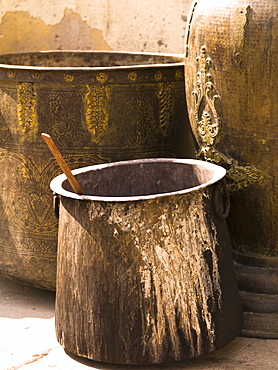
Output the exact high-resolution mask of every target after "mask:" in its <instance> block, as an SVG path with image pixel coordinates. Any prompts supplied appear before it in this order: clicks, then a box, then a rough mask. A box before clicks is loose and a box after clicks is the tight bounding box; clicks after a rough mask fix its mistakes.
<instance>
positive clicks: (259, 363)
mask: <svg viewBox="0 0 278 370" xmlns="http://www.w3.org/2000/svg"><path fill="white" fill-rule="evenodd" d="M54 298H55V297H54V293H52V292H47V291H43V290H39V289H34V288H31V287H26V286H22V285H19V284H17V283H15V282H13V281H10V280H8V279H5V278H3V277H0V333H1V336H0V370H17V369H21V370H41V369H56V370H86V369H99V370H114V369H115V370H116V369H117V370H120V369H121V370H129V369H138V370H141V369H143V370H152V369H153V370H158V369H164V370H175V369H180V370H183V369H202V370H209V369H215V370H218V369H219V370H220V369H221V370H243V369H250V370H276V369H277V370H278V340H266V339H255V338H244V337H238V338H236V339H235V340H234V341H232V342H231V343H230V344H228V345H227V346H225V347H223V348H221V349H219V350H217V351H214V352H213V353H211V354H209V355H206V356H202V357H200V358H195V359H192V360H189V361H186V362H182V363H175V364H163V365H153V366H119V365H108V364H102V363H97V362H92V361H86V360H84V361H83V363H81V362H80V361H77V359H76V358H72V357H70V356H68V355H67V354H66V353H65V352H64V350H63V348H62V347H61V346H60V345H59V344H58V342H57V341H56V338H55V328H54Z"/></svg>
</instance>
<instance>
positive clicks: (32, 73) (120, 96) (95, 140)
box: [0, 51, 194, 289]
mask: <svg viewBox="0 0 278 370" xmlns="http://www.w3.org/2000/svg"><path fill="white" fill-rule="evenodd" d="M180 61H181V58H180V57H179V56H170V55H163V54H160V55H154V54H136V53H117V52H114V53H113V52H111V53H106V52H78V51H77V52H43V53H24V54H11V55H1V56H0V171H1V178H0V210H1V220H0V235H1V236H0V273H1V274H3V275H8V276H10V277H13V278H14V279H19V280H22V281H24V282H26V283H28V284H32V285H34V286H37V287H42V288H45V289H55V275H56V256H57V253H56V248H57V220H56V218H55V216H54V214H53V212H52V195H51V192H50V189H49V182H50V180H51V179H52V178H54V177H55V176H56V175H57V174H59V173H60V172H59V171H60V170H59V168H58V165H57V164H56V163H55V160H54V159H53V158H52V156H51V154H50V153H49V151H48V149H47V147H46V146H45V144H44V143H43V140H42V139H41V137H40V133H41V132H46V133H49V134H51V136H52V138H53V139H54V140H55V143H56V144H57V146H58V148H59V149H60V150H61V152H62V154H63V155H64V157H65V159H66V161H67V163H68V164H69V166H70V168H71V169H73V168H77V167H82V166H86V165H91V164H97V163H104V162H111V161H115V160H125V159H134V158H144V157H161V156H164V157H171V156H173V157H192V156H193V155H194V154H193V150H192V137H191V132H190V127H189V123H188V119H187V111H186V104H185V93H184V67H183V64H182V63H181V62H180Z"/></svg>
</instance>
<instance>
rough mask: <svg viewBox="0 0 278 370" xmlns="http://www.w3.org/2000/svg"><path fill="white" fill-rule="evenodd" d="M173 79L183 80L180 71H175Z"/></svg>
mask: <svg viewBox="0 0 278 370" xmlns="http://www.w3.org/2000/svg"><path fill="white" fill-rule="evenodd" d="M175 78H176V80H178V81H180V80H182V79H183V73H182V71H181V70H177V71H176V73H175Z"/></svg>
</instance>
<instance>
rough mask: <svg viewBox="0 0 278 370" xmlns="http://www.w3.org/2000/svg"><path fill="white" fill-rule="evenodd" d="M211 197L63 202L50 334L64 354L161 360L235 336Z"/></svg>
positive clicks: (232, 294) (224, 251) (229, 281)
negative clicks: (54, 334) (53, 329)
mask: <svg viewBox="0 0 278 370" xmlns="http://www.w3.org/2000/svg"><path fill="white" fill-rule="evenodd" d="M211 191H212V189H209V190H208V191H207V192H205V194H204V191H203V190H201V191H196V192H193V193H188V194H185V195H176V196H166V197H161V198H157V199H151V200H147V201H136V202H117V203H115V202H101V201H100V202H92V201H82V200H74V199H70V198H66V197H62V199H61V205H60V227H59V248H58V249H59V251H58V276H57V301H56V332H57V338H58V340H59V342H60V343H61V344H62V345H63V346H64V348H65V349H66V350H67V351H69V352H71V353H74V354H77V355H79V356H83V357H86V358H89V359H93V360H96V361H103V362H110V363H120V364H144V363H145V364H147V363H161V362H166V361H172V360H180V359H185V358H188V357H194V356H198V355H201V354H204V353H208V352H210V351H212V350H214V349H215V348H218V347H219V346H222V345H224V344H226V343H227V342H229V341H230V340H232V339H233V338H234V337H235V336H236V335H237V334H238V333H239V331H240V329H241V324H242V320H241V307H240V303H239V298H238V292H237V286H236V282H235V276H234V272H233V266H232V257H231V251H230V249H229V248H230V244H229V238H228V234H227V231H226V229H225V222H224V221H223V220H219V219H217V218H216V217H215V215H214V216H213V218H211V217H210V216H209V214H210V209H209V208H210V207H209V205H208V204H209V202H210V198H211ZM219 226H220V230H219ZM223 226H224V227H223ZM218 230H219V231H218ZM219 238H220V239H222V241H220V240H219ZM221 242H222V243H221Z"/></svg>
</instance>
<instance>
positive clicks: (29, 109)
mask: <svg viewBox="0 0 278 370" xmlns="http://www.w3.org/2000/svg"><path fill="white" fill-rule="evenodd" d="M35 103H36V94H35V90H34V85H33V84H31V83H22V84H20V85H19V89H18V120H19V127H20V128H21V130H22V131H23V133H24V134H26V133H28V132H29V131H30V130H31V129H32V128H33V126H34V125H35Z"/></svg>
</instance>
